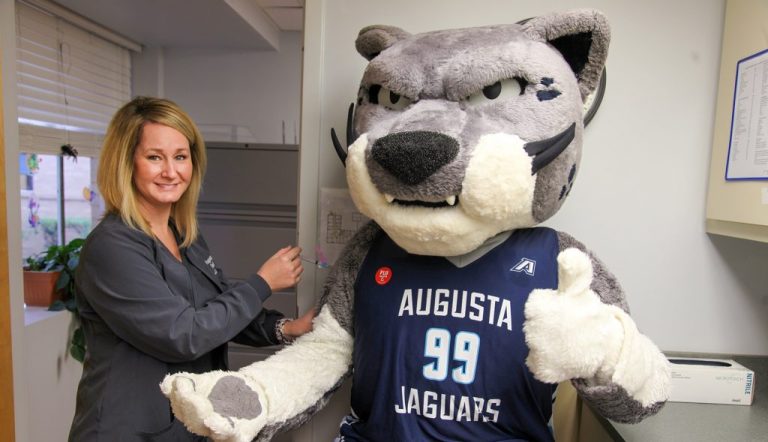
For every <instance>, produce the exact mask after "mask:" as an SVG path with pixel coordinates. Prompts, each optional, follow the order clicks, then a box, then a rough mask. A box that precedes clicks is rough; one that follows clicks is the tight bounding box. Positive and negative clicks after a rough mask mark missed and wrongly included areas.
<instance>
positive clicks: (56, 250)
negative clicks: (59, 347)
mask: <svg viewBox="0 0 768 442" xmlns="http://www.w3.org/2000/svg"><path fill="white" fill-rule="evenodd" d="M84 242H85V240H83V239H82V238H76V239H73V240H72V241H70V242H69V243H67V244H65V245H61V246H60V245H53V246H50V247H48V249H47V250H46V251H45V252H43V253H41V254H39V255H36V256H32V257H29V258H27V260H26V266H25V267H24V302H25V303H26V304H27V305H43V306H45V305H47V306H48V310H52V311H58V310H64V309H66V310H69V311H70V312H72V314H74V315H75V320H76V321H77V324H76V326H75V328H74V330H73V331H72V338H71V340H70V347H69V353H70V354H71V355H72V357H74V358H75V359H77V360H78V361H80V362H83V358H84V357H85V339H84V338H83V332H82V330H81V329H80V324H79V315H78V310H77V304H76V303H75V269H77V265H78V263H79V262H80V250H81V249H82V248H83V243H84ZM36 278H40V279H46V278H47V280H48V281H47V286H45V287H46V288H44V289H43V290H47V293H46V294H45V295H38V294H35V293H32V291H34V290H35V289H36V288H37V285H38V284H37V282H36ZM51 281H53V284H51ZM28 296H29V298H28Z"/></svg>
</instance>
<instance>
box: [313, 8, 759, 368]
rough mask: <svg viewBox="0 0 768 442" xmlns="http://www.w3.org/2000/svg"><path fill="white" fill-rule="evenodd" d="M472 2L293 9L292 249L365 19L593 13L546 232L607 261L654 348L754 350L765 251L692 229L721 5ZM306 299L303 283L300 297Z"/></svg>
mask: <svg viewBox="0 0 768 442" xmlns="http://www.w3.org/2000/svg"><path fill="white" fill-rule="evenodd" d="M482 5H483V7H481V8H480V7H478V6H477V4H476V3H471V4H470V3H468V2H462V1H460V0H456V1H437V0H431V1H421V2H418V3H415V2H410V1H407V0H397V1H393V2H387V3H386V4H384V3H381V2H375V1H353V0H343V1H341V0H340V1H333V2H330V1H326V2H319V3H318V4H311V3H310V4H308V5H307V25H306V35H305V45H306V54H305V57H306V58H305V78H304V81H305V83H304V90H305V93H304V96H303V99H304V109H303V112H304V113H303V116H304V120H303V125H304V128H305V129H304V130H305V131H304V132H303V133H302V135H303V137H302V138H303V140H304V142H303V144H302V166H301V175H302V180H308V181H313V182H311V183H308V184H307V185H306V186H305V185H302V187H301V192H300V204H301V205H300V213H299V216H300V220H301V224H300V239H301V245H303V246H304V247H307V246H308V245H311V244H314V241H315V232H316V228H317V227H316V221H315V220H316V206H315V203H314V202H313V200H314V199H316V198H317V194H316V192H317V190H316V189H318V188H320V187H322V186H330V187H339V186H345V182H344V177H343V170H342V168H341V166H340V165H339V163H338V159H337V158H336V157H335V155H334V154H333V153H332V151H331V148H330V142H329V140H328V135H327V134H328V132H329V130H330V128H331V127H335V128H336V129H337V130H339V129H341V132H342V133H343V128H344V127H345V120H346V112H345V110H346V107H347V105H348V103H350V102H351V101H353V100H354V97H355V94H356V91H357V87H358V82H359V78H360V75H361V73H362V70H363V69H364V67H365V60H364V59H363V58H362V57H361V56H359V55H358V54H357V53H356V52H355V50H354V39H355V37H356V35H357V31H358V30H359V29H360V28H361V27H363V26H364V25H368V24H371V23H373V22H376V23H386V24H394V25H397V26H400V27H403V28H404V29H407V30H409V31H411V32H419V31H426V30H432V29H439V28H443V27H467V26H476V25H483V24H492V23H498V22H510V21H517V20H519V19H522V18H526V17H530V16H535V15H539V14H542V13H545V12H547V11H550V10H558V9H567V8H573V7H594V8H596V9H600V10H602V11H603V12H604V13H605V14H606V15H607V17H608V19H609V21H610V23H611V26H612V42H611V48H610V51H609V56H608V62H607V69H608V85H607V91H606V96H605V99H604V101H603V104H602V107H601V108H600V110H599V112H598V114H597V116H596V117H595V119H594V120H593V122H592V123H591V124H590V126H589V127H588V128H587V130H586V137H585V142H584V145H585V148H584V156H583V161H582V169H581V171H580V174H579V178H578V180H577V183H576V185H575V187H574V190H573V192H571V196H570V198H569V201H568V202H566V203H565V205H564V207H563V209H562V210H561V211H560V213H558V214H557V215H556V216H555V217H553V218H552V219H551V220H549V221H548V222H547V223H546V224H547V225H550V226H553V227H555V228H558V229H561V230H564V231H567V232H569V233H571V234H573V235H574V236H575V237H576V238H578V239H580V240H581V241H583V242H584V243H585V244H587V246H588V247H590V248H592V249H593V250H594V251H595V252H596V253H597V254H598V256H600V257H601V258H602V259H603V260H604V261H605V262H606V263H607V264H608V266H609V267H610V268H611V269H612V270H613V272H614V273H615V274H616V275H617V276H618V278H619V280H620V281H621V282H622V284H623V286H624V288H625V290H626V291H627V296H628V299H629V303H630V306H631V308H632V313H633V316H634V318H635V320H636V322H637V324H638V326H639V327H640V329H641V330H642V331H643V332H644V333H646V334H647V335H649V336H650V337H651V338H652V339H653V340H654V341H655V342H656V343H657V344H658V345H659V346H660V347H661V348H662V349H664V350H677V351H693V352H721V353H736V354H763V355H764V354H768V322H766V321H765V320H764V318H765V317H766V313H768V272H765V271H764V268H765V265H766V263H767V262H768V247H766V246H765V245H764V244H760V243H753V242H749V241H743V240H735V239H730V238H725V237H718V236H708V235H707V234H706V233H705V231H704V218H705V211H704V203H705V194H706V185H707V176H708V168H709V153H710V147H711V139H712V122H713V116H714V104H715V94H716V89H717V73H718V66H719V57H720V38H721V34H722V23H723V14H724V3H723V1H720V0H708V1H694V0H687V1H678V2H671V3H670V2H665V1H661V0H653V1H648V2H630V1H609V0H593V1H589V2H587V1H578V2H573V1H565V0H561V1H549V2H546V4H542V3H541V2H535V1H517V2H508V1H504V0H498V1H496V0H486V1H484V2H483V3H482ZM342 17H343V18H342ZM424 17H429V20H424V19H423V18H424ZM313 45H314V46H313ZM315 52H317V54H316V53H315ZM318 54H319V55H318ZM316 144H317V145H321V146H325V147H324V148H325V151H324V152H321V154H320V155H319V157H317V158H312V157H310V156H305V155H304V150H305V148H304V146H314V145H316ZM322 276H323V275H317V278H316V279H317V280H320V279H322ZM313 290H316V288H315V287H312V286H310V285H309V282H307V284H305V285H304V286H303V287H302V291H300V295H301V294H304V293H307V294H308V293H311V292H312V291H313ZM308 296H311V295H308Z"/></svg>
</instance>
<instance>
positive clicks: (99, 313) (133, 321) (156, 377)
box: [69, 214, 282, 442]
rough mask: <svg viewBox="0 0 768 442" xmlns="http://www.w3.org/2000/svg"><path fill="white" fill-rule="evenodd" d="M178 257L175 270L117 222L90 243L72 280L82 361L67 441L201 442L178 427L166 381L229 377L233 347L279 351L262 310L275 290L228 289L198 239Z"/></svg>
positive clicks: (239, 285)
mask: <svg viewBox="0 0 768 442" xmlns="http://www.w3.org/2000/svg"><path fill="white" fill-rule="evenodd" d="M177 240H178V238H177ZM179 242H180V241H179ZM180 251H181V254H182V261H181V262H179V261H178V260H177V259H176V258H175V257H174V256H173V255H172V254H171V252H170V251H168V249H166V248H165V246H163V245H162V243H160V242H159V241H157V240H155V239H154V238H152V237H150V236H148V235H147V234H145V233H144V232H141V231H139V230H136V229H133V228H131V227H129V226H127V225H126V224H124V223H123V221H122V220H121V218H120V217H119V216H118V215H115V214H109V215H107V216H105V218H104V219H103V220H102V221H101V222H100V223H99V225H98V226H96V228H95V229H94V230H93V231H92V232H91V234H90V235H88V238H87V239H86V241H85V245H84V246H83V251H82V253H81V256H80V264H79V265H78V268H77V273H76V276H75V282H76V299H77V303H78V308H79V311H80V318H81V321H82V327H83V332H84V334H85V340H86V344H87V353H86V356H85V361H84V363H83V375H82V378H81V380H80V385H79V387H78V391H77V407H76V411H75V417H74V420H73V423H72V429H71V431H70V435H69V440H70V441H76V442H80V441H110V442H112V441H190V440H201V439H200V438H199V437H197V436H194V435H192V434H191V433H188V432H187V431H186V430H185V429H184V427H183V425H182V424H181V423H180V422H179V421H176V420H174V418H173V414H172V413H171V410H170V404H169V402H168V400H167V399H166V398H165V397H164V396H163V395H162V393H161V392H160V388H159V384H160V382H161V381H162V380H163V378H164V377H165V375H166V374H168V373H174V372H178V371H187V372H195V373H201V372H205V371H211V370H226V368H227V342H228V341H231V340H233V341H235V342H238V343H243V344H249V345H255V346H262V345H274V344H277V338H276V336H275V331H274V329H275V323H276V322H277V320H279V319H280V318H282V315H281V314H280V313H279V312H276V311H271V310H266V309H263V308H262V303H263V302H264V301H265V300H266V299H267V298H268V297H269V296H270V295H271V290H270V288H269V286H268V285H267V283H266V282H265V281H264V280H263V279H262V278H261V277H259V276H258V275H253V276H251V277H250V278H249V279H248V280H247V282H231V281H229V280H227V279H226V278H225V277H224V274H223V273H222V271H221V269H219V268H218V267H216V266H215V263H214V261H213V258H212V257H211V254H210V252H209V251H208V247H207V245H206V244H205V241H204V240H203V238H202V237H198V239H197V240H196V241H195V242H194V243H193V244H192V245H191V246H189V247H187V248H182V249H181V250H180ZM202 440H204V439H202Z"/></svg>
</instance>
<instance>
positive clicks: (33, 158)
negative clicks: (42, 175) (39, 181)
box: [27, 153, 43, 175]
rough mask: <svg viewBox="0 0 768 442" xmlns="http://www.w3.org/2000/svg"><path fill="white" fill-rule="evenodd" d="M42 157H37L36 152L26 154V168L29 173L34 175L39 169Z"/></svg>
mask: <svg viewBox="0 0 768 442" xmlns="http://www.w3.org/2000/svg"><path fill="white" fill-rule="evenodd" d="M42 161H43V159H42V158H40V157H38V156H37V154H36V153H32V154H27V170H28V171H29V174H30V175H34V174H36V173H37V172H39V171H40V162H42Z"/></svg>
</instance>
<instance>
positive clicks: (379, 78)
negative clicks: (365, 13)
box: [355, 11, 609, 222]
mask: <svg viewBox="0 0 768 442" xmlns="http://www.w3.org/2000/svg"><path fill="white" fill-rule="evenodd" d="M590 14H592V15H590ZM569 17H571V15H570V14H569V15H566V14H553V15H551V16H547V17H546V18H540V19H532V20H530V21H529V22H528V23H526V24H525V25H524V26H520V25H498V26H488V27H483V28H468V29H458V30H442V31H435V32H428V33H424V34H417V35H409V34H408V33H407V32H405V31H402V32H396V31H394V30H393V28H391V27H390V28H387V29H388V33H387V35H388V36H389V37H388V38H387V39H386V43H387V44H386V45H385V44H380V45H379V46H378V47H380V48H384V50H382V51H381V53H380V54H378V55H377V56H376V57H375V58H374V59H372V61H371V62H370V63H369V65H368V67H367V68H366V71H365V74H364V75H363V79H362V82H361V93H360V97H359V98H360V100H359V102H360V106H359V107H358V109H357V111H356V114H355V130H356V132H357V133H358V134H364V133H365V134H367V136H368V143H369V144H368V145H369V151H368V152H366V165H367V167H368V172H369V174H370V176H371V179H372V181H373V183H374V184H375V185H376V187H377V189H378V190H379V191H380V192H382V193H386V194H389V195H392V196H394V197H395V198H398V199H405V200H423V201H440V200H442V199H444V198H446V197H447V196H450V195H456V194H459V193H460V191H461V188H462V181H463V179H464V170H466V167H467V165H468V163H469V161H470V159H471V156H472V148H473V146H475V145H476V144H477V142H478V140H479V139H480V137H481V136H483V135H486V134H489V133H509V134H516V135H517V136H519V137H520V138H522V139H523V140H525V141H538V140H541V139H545V138H548V137H551V136H553V135H555V134H557V133H560V132H561V131H562V130H564V129H565V128H567V127H568V126H570V125H571V124H573V123H576V125H577V127H576V135H575V138H574V141H573V142H572V143H571V145H570V146H569V147H568V148H567V149H566V150H565V151H564V152H563V153H562V154H561V155H560V156H559V157H558V158H556V159H555V160H554V161H553V162H552V163H550V164H549V165H548V166H547V167H545V168H544V169H542V170H540V171H539V172H538V174H537V183H536V191H535V194H534V203H533V208H532V215H533V217H534V219H535V220H536V221H537V222H542V221H544V220H546V219H548V218H549V217H551V216H552V215H553V214H554V213H555V212H557V210H558V209H559V208H560V206H561V205H562V203H563V202H564V200H565V198H564V197H561V195H562V192H561V191H562V188H563V186H565V185H568V184H569V182H568V173H569V172H570V170H571V168H572V167H573V165H574V164H578V162H579V160H580V158H581V143H582V132H583V124H582V104H581V103H582V100H583V97H585V96H586V95H584V92H591V91H592V90H594V88H595V86H596V84H597V79H599V74H600V72H602V69H603V65H604V62H605V56H606V51H607V47H608V38H609V32H608V25H607V23H606V22H605V19H604V18H603V17H602V15H599V14H597V13H594V12H583V11H582V12H580V13H577V14H576V15H574V18H572V19H569ZM569 20H570V21H569ZM571 21H572V22H571ZM376 29H379V28H378V27H377V28H376ZM371 32H373V31H369V32H362V33H361V37H359V38H358V42H357V45H358V46H360V45H371V42H370V39H371V38H372V37H371V35H369V34H370V33H371ZM377 32H379V31H377ZM568 32H577V33H581V32H593V33H594V35H593V36H592V47H591V49H590V52H589V57H588V59H587V60H584V63H585V67H584V69H582V71H581V72H580V73H578V76H577V74H576V73H574V72H573V71H572V70H571V68H570V66H569V65H568V64H567V63H566V62H565V60H564V59H563V57H562V55H561V54H560V53H559V52H557V51H555V50H553V49H552V47H551V46H549V45H547V43H546V42H547V41H548V40H549V39H552V38H557V37H562V36H563V35H565V34H567V33H568ZM377 35H378V34H377ZM394 36H397V37H396V38H395V37H394ZM377 38H378V40H376V41H379V40H381V39H382V37H380V36H379V37H377ZM595 72H596V73H597V74H596V75H597V77H596V78H595ZM508 78H522V79H524V80H525V81H526V82H527V84H528V85H527V87H526V90H525V94H524V95H523V96H521V97H520V98H519V99H517V100H507V101H504V100H497V102H494V103H489V104H487V105H483V106H468V105H467V102H466V101H464V99H465V98H467V97H469V96H470V95H472V94H475V93H478V92H479V91H481V90H482V89H483V87H485V86H488V85H491V84H493V83H494V82H496V81H499V80H503V79H508ZM372 85H379V86H381V87H383V88H387V89H389V90H391V91H392V92H394V93H397V94H399V95H402V96H404V97H407V98H408V99H409V100H411V101H412V103H411V105H410V106H408V107H406V108H405V109H402V110H392V109H388V108H386V107H385V106H381V105H377V104H374V103H371V102H370V100H369V97H368V90H369V88H371V86H372ZM542 90H546V91H548V92H550V93H552V92H556V93H557V97H556V98H554V99H551V100H544V101H542V100H541V99H540V98H539V97H538V96H537V92H540V91H542ZM408 131H431V132H436V133H441V134H445V135H448V136H450V137H452V138H454V139H456V141H457V142H458V143H459V145H460V151H459V154H458V155H456V157H455V159H454V161H453V162H451V163H449V164H447V165H445V166H443V167H441V168H440V169H439V170H437V171H436V172H435V173H434V174H433V175H432V176H430V177H429V178H427V179H425V180H423V181H421V182H419V183H417V184H411V185H404V183H403V182H401V181H400V180H398V179H397V177H395V176H393V175H392V174H391V173H389V172H388V171H387V170H385V169H384V168H382V167H381V166H380V165H379V164H378V163H377V162H376V161H374V160H373V158H372V156H371V155H370V146H373V145H374V144H375V143H376V142H377V140H378V139H379V138H381V137H385V136H388V135H390V134H394V133H400V132H408ZM569 187H570V186H569Z"/></svg>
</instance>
